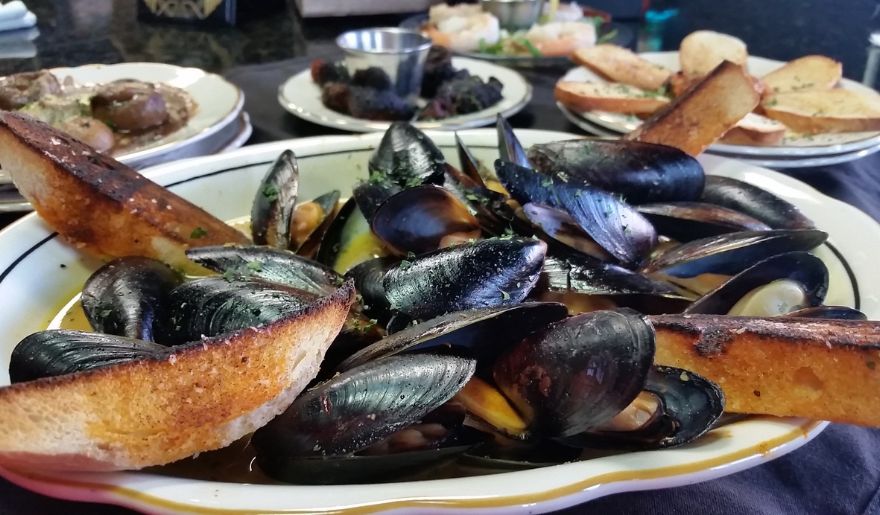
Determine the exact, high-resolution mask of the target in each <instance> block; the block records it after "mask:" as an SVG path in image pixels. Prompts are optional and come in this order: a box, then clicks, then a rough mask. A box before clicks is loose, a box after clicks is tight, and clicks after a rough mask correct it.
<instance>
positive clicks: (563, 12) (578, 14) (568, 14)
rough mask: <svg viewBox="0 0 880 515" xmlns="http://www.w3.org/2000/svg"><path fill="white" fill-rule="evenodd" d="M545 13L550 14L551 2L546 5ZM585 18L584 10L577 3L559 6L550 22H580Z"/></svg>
mask: <svg viewBox="0 0 880 515" xmlns="http://www.w3.org/2000/svg"><path fill="white" fill-rule="evenodd" d="M544 12H545V13H546V12H550V10H549V2H548V3H547V4H544ZM583 17H584V8H583V7H581V6H579V5H578V4H577V2H572V3H570V4H559V6H558V7H557V8H556V13H555V15H554V16H553V19H552V20H550V21H578V20H580V19H582V18H583Z"/></svg>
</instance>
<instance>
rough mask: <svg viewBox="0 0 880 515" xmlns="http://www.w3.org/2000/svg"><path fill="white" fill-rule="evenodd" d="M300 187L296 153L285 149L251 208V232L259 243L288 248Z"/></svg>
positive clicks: (260, 188)
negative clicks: (291, 222) (291, 220)
mask: <svg viewBox="0 0 880 515" xmlns="http://www.w3.org/2000/svg"><path fill="white" fill-rule="evenodd" d="M298 191H299V168H298V166H297V164H296V156H295V155H293V152H292V151H290V150H285V151H284V152H282V153H281V155H279V156H278V158H277V159H276V160H275V162H274V163H272V166H271V167H270V168H269V171H268V172H267V173H266V176H265V177H264V178H263V181H262V182H261V183H260V187H259V189H258V190H257V194H256V197H255V198H254V204H253V207H252V208H251V233H252V236H253V240H254V243H256V244H257V245H271V246H273V247H279V248H287V245H288V242H289V241H290V219H291V217H292V215H293V209H294V206H295V205H296V196H297V192H298Z"/></svg>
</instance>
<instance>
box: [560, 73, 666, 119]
mask: <svg viewBox="0 0 880 515" xmlns="http://www.w3.org/2000/svg"><path fill="white" fill-rule="evenodd" d="M553 94H554V96H555V97H556V100H558V101H559V102H561V103H562V104H563V105H565V106H566V107H569V108H571V109H574V110H576V111H590V110H593V109H597V110H599V111H610V112H613V113H627V114H650V113H653V112H654V111H656V110H657V109H659V108H661V107H663V106H664V105H666V104H668V103H669V99H668V98H666V97H665V96H663V95H661V94H658V93H656V92H652V91H645V90H642V89H639V88H637V87H635V86H626V85H624V84H598V83H594V82H567V81H563V82H557V83H556V87H555V88H554V91H553Z"/></svg>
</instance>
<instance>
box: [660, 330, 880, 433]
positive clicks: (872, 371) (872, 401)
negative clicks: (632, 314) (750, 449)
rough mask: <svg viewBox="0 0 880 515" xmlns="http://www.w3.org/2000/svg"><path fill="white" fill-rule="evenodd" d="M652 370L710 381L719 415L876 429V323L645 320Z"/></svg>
mask: <svg viewBox="0 0 880 515" xmlns="http://www.w3.org/2000/svg"><path fill="white" fill-rule="evenodd" d="M648 319H649V320H650V322H651V324H652V325H653V326H654V330H655V332H656V344H657V353H656V355H655V362H656V363H658V364H662V365H672V366H676V367H681V368H684V369H687V370H692V371H694V372H696V373H697V374H699V375H701V376H703V377H705V378H707V379H710V380H712V381H714V382H715V383H716V384H718V386H720V387H721V389H722V390H723V391H724V395H725V399H726V402H725V404H726V406H725V409H726V410H727V411H731V412H738V413H763V414H768V415H777V416H781V417H787V416H796V417H807V418H814V419H817V420H832V421H835V422H843V423H850V424H861V425H871V426H877V425H880V396H878V395H877V391H878V389H880V323H878V322H856V321H846V320H820V319H807V318H782V317H778V318H747V317H721V316H714V315H685V316H682V315H660V316H650V317H648Z"/></svg>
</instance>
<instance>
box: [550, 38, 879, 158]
mask: <svg viewBox="0 0 880 515" xmlns="http://www.w3.org/2000/svg"><path fill="white" fill-rule="evenodd" d="M639 55H640V56H641V57H643V58H645V59H646V60H648V61H651V62H652V63H656V64H660V65H663V66H665V67H667V68H670V69H672V70H678V69H679V68H680V66H679V61H678V52H646V53H642V54H639ZM784 64H785V62H783V61H775V60H773V59H765V58H763V57H753V56H749V60H748V62H747V66H748V69H749V72H750V73H751V74H753V75H755V76H758V77H761V76H763V75H766V74H767V73H770V72H771V71H773V70H775V69H777V68H779V67H780V66H783V65H784ZM560 80H566V81H576V82H584V81H590V82H607V81H606V80H605V79H603V78H601V77H599V76H598V75H596V74H595V73H593V72H592V71H590V70H588V69H586V68H583V67H580V68H574V69H572V70H569V72H568V73H566V74H565V75H564V76H563V77H562V79H560ZM840 84H841V87H843V88H846V89H852V90H856V91H867V92H873V91H874V90H872V89H871V88H869V87H867V86H865V85H864V84H860V83H858V82H855V81H852V80H849V79H843V80H842V81H841V83H840ZM577 114H579V115H580V116H581V117H583V118H585V119H586V120H587V121H589V122H592V123H594V124H596V125H599V126H601V127H604V128H606V129H609V130H611V131H615V132H618V133H625V132H629V131H631V130H633V129H635V128H636V127H638V126H639V125H641V121H640V120H639V119H638V118H636V117H634V116H628V115H625V114H621V113H608V112H603V111H586V112H583V113H577ZM878 144H880V132H846V133H836V134H831V133H826V134H815V135H811V136H788V135H787V136H786V140H784V141H783V143H782V144H781V145H777V146H753V145H729V144H724V143H716V144H714V145H712V146H711V147H709V150H711V151H714V150H717V151H719V152H725V153H727V154H736V155H743V156H774V157H806V156H820V155H831V154H841V153H844V152H853V151H856V150H863V149H865V148H868V147H872V146H876V145H878Z"/></svg>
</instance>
